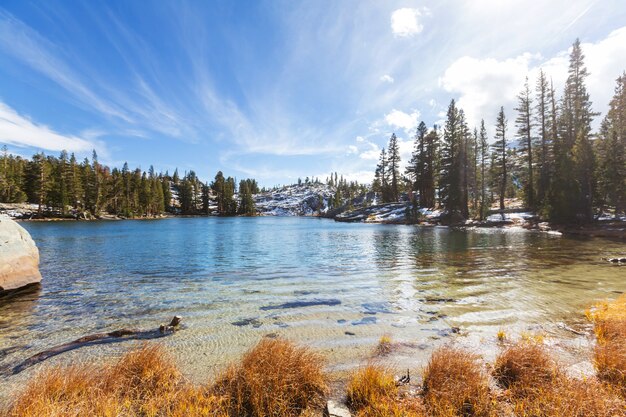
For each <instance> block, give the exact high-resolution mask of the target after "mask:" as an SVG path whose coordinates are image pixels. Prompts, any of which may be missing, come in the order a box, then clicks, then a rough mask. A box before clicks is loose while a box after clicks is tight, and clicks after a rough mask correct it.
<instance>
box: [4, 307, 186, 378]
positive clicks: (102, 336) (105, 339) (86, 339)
mask: <svg viewBox="0 0 626 417" xmlns="http://www.w3.org/2000/svg"><path fill="white" fill-rule="evenodd" d="M181 320H182V318H181V317H180V316H174V318H172V321H170V323H169V324H168V325H165V324H161V325H160V326H159V328H158V329H155V330H136V329H126V328H124V329H120V330H115V331H113V332H109V333H94V334H90V335H88V336H83V337H81V338H79V339H76V340H73V341H71V342H68V343H64V344H62V345H59V346H55V347H53V348H51V349H47V350H44V351H43V352H39V353H37V354H36V355H33V356H31V357H30V358H28V359H26V360H25V361H23V362H21V363H19V364H18V365H16V366H14V367H13V368H12V369H11V370H10V372H9V373H10V374H13V375H15V374H19V373H20V372H22V371H23V370H25V369H28V368H30V367H31V366H34V365H37V364H38V363H41V362H43V361H45V360H46V359H49V358H52V357H54V356H57V355H60V354H61V353H65V352H69V351H70V350H74V349H78V348H81V347H85V346H93V345H102V344H108V343H117V342H124V341H126V340H148V339H157V338H160V337H164V336H167V335H170V334H172V333H174V332H175V331H176V330H178V329H179V328H180V322H181Z"/></svg>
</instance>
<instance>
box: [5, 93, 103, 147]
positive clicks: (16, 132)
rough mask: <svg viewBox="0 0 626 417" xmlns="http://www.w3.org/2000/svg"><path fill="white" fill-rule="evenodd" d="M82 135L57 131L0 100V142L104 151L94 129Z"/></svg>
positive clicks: (23, 145)
mask: <svg viewBox="0 0 626 417" xmlns="http://www.w3.org/2000/svg"><path fill="white" fill-rule="evenodd" d="M83 136H85V137H79V136H74V135H64V134H61V133H57V132H55V131H53V130H52V129H50V128H49V127H48V126H45V125H42V124H37V123H35V122H33V121H32V120H30V119H29V118H27V117H25V116H22V115H20V114H18V113H17V112H16V111H15V110H14V109H12V108H11V107H9V106H7V105H6V104H4V103H2V102H0V143H5V144H8V145H13V146H18V147H30V148H36V149H42V150H47V151H61V150H64V149H65V150H66V151H68V152H77V153H83V154H86V153H88V152H90V151H91V150H92V149H96V150H98V151H100V152H103V151H104V148H103V146H102V144H101V143H100V142H98V141H96V140H95V138H96V137H97V136H98V135H97V134H96V133H95V131H91V132H86V134H85V135H83ZM104 153H105V154H106V152H104Z"/></svg>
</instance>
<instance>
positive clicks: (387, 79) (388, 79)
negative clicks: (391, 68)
mask: <svg viewBox="0 0 626 417" xmlns="http://www.w3.org/2000/svg"><path fill="white" fill-rule="evenodd" d="M380 81H382V82H385V83H389V84H393V82H394V81H395V80H394V79H393V77H392V76H391V75H389V74H385V75H383V76H382V77H380Z"/></svg>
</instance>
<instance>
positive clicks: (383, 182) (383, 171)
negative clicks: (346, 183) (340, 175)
mask: <svg viewBox="0 0 626 417" xmlns="http://www.w3.org/2000/svg"><path fill="white" fill-rule="evenodd" d="M387 166H388V161H387V153H386V152H385V148H383V149H382V150H381V151H380V158H379V162H378V165H377V166H376V173H375V183H376V187H375V188H374V191H377V192H379V193H380V195H381V199H382V202H383V203H387V202H389V201H391V199H390V197H389V194H390V193H389V176H388V169H387ZM335 178H337V176H336V175H335ZM335 207H338V206H335Z"/></svg>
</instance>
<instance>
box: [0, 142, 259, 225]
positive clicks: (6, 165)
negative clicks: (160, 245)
mask: <svg viewBox="0 0 626 417" xmlns="http://www.w3.org/2000/svg"><path fill="white" fill-rule="evenodd" d="M258 192H259V187H258V184H257V182H256V180H254V179H245V180H241V181H240V182H239V188H238V189H237V187H236V185H235V180H234V179H233V178H232V177H227V178H225V177H224V175H223V174H222V172H221V171H220V172H218V173H217V175H216V176H215V179H214V180H213V181H212V182H211V183H210V184H209V183H203V182H202V181H200V179H199V178H198V176H197V175H196V173H195V172H194V171H189V172H187V173H185V175H183V176H182V177H180V176H179V174H178V169H176V170H175V171H174V174H173V175H170V174H169V173H168V172H167V171H166V172H165V173H156V172H155V170H154V168H153V167H152V166H150V168H149V169H148V171H142V170H141V169H140V168H136V169H134V170H131V169H129V167H128V164H127V163H124V165H123V166H122V168H121V169H118V168H110V167H108V166H106V165H103V164H101V163H100V162H99V161H98V155H97V153H96V152H95V151H94V152H93V154H92V157H91V160H89V159H88V158H85V159H84V160H83V161H81V162H79V161H77V159H76V156H75V155H74V154H73V153H72V154H68V152H66V151H61V153H60V155H59V156H58V157H55V156H51V155H45V154H44V153H37V154H35V155H33V157H32V159H30V160H29V159H25V158H22V157H21V156H16V155H12V154H9V152H8V149H7V147H6V146H4V147H3V152H2V155H0V202H2V203H24V202H28V203H33V204H36V205H37V212H38V215H39V216H42V215H44V213H45V214H50V213H49V212H52V213H51V214H53V215H60V216H73V217H86V218H89V217H97V216H99V215H100V214H102V213H107V214H111V215H115V216H120V217H127V218H135V217H154V216H159V215H162V214H164V213H166V212H171V213H177V214H211V213H215V214H219V215H227V216H230V215H236V214H239V215H255V214H256V208H255V205H254V199H253V198H252V195H253V194H256V193H258ZM213 203H214V204H213Z"/></svg>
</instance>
